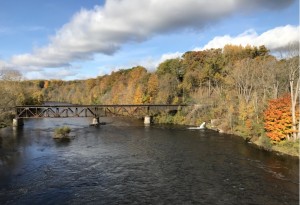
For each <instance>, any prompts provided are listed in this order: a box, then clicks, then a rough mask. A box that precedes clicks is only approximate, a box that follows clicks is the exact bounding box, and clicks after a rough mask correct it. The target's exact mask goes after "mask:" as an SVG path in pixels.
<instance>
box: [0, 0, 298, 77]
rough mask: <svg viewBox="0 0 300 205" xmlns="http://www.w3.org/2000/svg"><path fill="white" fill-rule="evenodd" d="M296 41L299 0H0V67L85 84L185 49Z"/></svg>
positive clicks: (281, 45) (152, 65)
mask: <svg viewBox="0 0 300 205" xmlns="http://www.w3.org/2000/svg"><path fill="white" fill-rule="evenodd" d="M295 42H296V43H299V0H106V1H104V0H84V1H82V0H68V1H62V0H51V1H50V0H43V1H41V0H26V1H20V0H9V1H7V0H0V70H7V69H12V70H19V71H20V72H21V73H22V74H23V76H24V79H62V80H74V79H87V78H95V77H97V76H101V75H105V74H110V73H111V72H112V71H117V70H119V69H127V68H131V67H134V66H138V65H141V66H144V67H145V68H147V69H148V70H149V71H150V72H151V71H154V70H155V69H156V68H157V66H158V65H159V63H161V62H163V61H164V60H166V59H170V58H176V57H180V56H181V55H182V54H183V53H185V52H187V51H199V50H205V49H210V48H223V46H224V45H226V44H234V45H243V46H245V45H253V46H260V45H265V46H266V47H267V48H268V49H270V50H271V52H273V53H274V54H275V53H276V52H277V53H278V52H279V51H282V50H284V49H286V48H288V46H290V45H291V44H293V43H295Z"/></svg>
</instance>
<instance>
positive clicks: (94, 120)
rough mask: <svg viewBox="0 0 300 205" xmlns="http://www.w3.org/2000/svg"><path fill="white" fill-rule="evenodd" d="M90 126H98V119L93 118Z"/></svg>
mask: <svg viewBox="0 0 300 205" xmlns="http://www.w3.org/2000/svg"><path fill="white" fill-rule="evenodd" d="M92 125H93V126H97V125H100V119H99V117H94V118H93V122H92Z"/></svg>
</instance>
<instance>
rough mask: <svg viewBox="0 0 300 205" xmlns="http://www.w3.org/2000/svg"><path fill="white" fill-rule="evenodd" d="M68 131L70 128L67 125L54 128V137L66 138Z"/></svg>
mask: <svg viewBox="0 0 300 205" xmlns="http://www.w3.org/2000/svg"><path fill="white" fill-rule="evenodd" d="M70 132H71V128H70V127H68V126H63V127H59V128H56V129H55V131H54V138H67V137H69V133H70Z"/></svg>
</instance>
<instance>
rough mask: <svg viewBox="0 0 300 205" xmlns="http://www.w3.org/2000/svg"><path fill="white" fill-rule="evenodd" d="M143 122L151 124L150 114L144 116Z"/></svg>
mask: <svg viewBox="0 0 300 205" xmlns="http://www.w3.org/2000/svg"><path fill="white" fill-rule="evenodd" d="M144 124H145V125H150V124H151V116H145V118H144Z"/></svg>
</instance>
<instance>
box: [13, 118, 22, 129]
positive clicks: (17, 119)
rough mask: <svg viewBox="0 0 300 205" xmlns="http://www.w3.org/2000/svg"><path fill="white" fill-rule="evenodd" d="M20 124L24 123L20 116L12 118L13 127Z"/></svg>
mask: <svg viewBox="0 0 300 205" xmlns="http://www.w3.org/2000/svg"><path fill="white" fill-rule="evenodd" d="M22 125H24V122H23V119H22V118H14V119H13V127H20V126H22Z"/></svg>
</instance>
